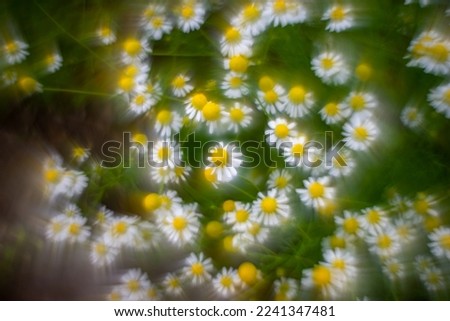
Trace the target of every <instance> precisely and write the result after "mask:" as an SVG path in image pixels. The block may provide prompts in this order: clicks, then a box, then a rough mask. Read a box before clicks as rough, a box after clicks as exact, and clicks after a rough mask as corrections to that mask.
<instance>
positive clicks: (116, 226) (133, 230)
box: [105, 216, 139, 247]
mask: <svg viewBox="0 0 450 321" xmlns="http://www.w3.org/2000/svg"><path fill="white" fill-rule="evenodd" d="M137 222H138V218H137V217H129V216H115V217H112V218H111V219H109V220H108V221H107V222H106V223H105V230H106V232H105V237H106V238H107V240H108V242H109V244H110V245H112V246H117V247H120V246H131V245H132V244H133V240H134V239H135V238H136V237H138V235H139V230H138V228H137Z"/></svg>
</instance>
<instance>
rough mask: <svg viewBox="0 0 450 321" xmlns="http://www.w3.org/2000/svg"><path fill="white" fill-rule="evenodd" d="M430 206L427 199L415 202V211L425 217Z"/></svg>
mask: <svg viewBox="0 0 450 321" xmlns="http://www.w3.org/2000/svg"><path fill="white" fill-rule="evenodd" d="M429 208H430V205H429V204H428V201H427V200H426V199H419V200H416V201H415V202H414V209H415V210H416V212H417V213H419V214H421V215H425V214H427V213H428V210H429Z"/></svg>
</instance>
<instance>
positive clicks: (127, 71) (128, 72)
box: [122, 65, 139, 77]
mask: <svg viewBox="0 0 450 321" xmlns="http://www.w3.org/2000/svg"><path fill="white" fill-rule="evenodd" d="M138 72H139V69H138V68H137V67H136V65H128V66H126V67H125V68H124V69H123V71H122V73H123V74H124V75H125V76H127V77H134V76H136V75H137V74H138Z"/></svg>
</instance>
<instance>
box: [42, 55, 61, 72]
mask: <svg viewBox="0 0 450 321" xmlns="http://www.w3.org/2000/svg"><path fill="white" fill-rule="evenodd" d="M62 62H63V58H62V56H61V54H60V53H59V52H58V51H55V52H52V53H49V54H48V55H47V56H45V59H44V66H45V70H46V71H47V72H48V73H54V72H56V71H57V70H59V69H60V68H61V66H62Z"/></svg>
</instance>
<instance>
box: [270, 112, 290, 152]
mask: <svg viewBox="0 0 450 321" xmlns="http://www.w3.org/2000/svg"><path fill="white" fill-rule="evenodd" d="M268 125H269V128H268V129H266V131H265V135H266V140H267V142H268V143H269V144H271V145H276V146H277V147H280V146H281V144H282V143H284V142H289V141H290V140H291V139H292V138H294V137H295V136H297V132H296V130H295V128H296V124H295V123H293V122H291V123H289V122H288V121H287V120H286V119H284V118H277V119H275V120H271V121H269V123H268Z"/></svg>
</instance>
